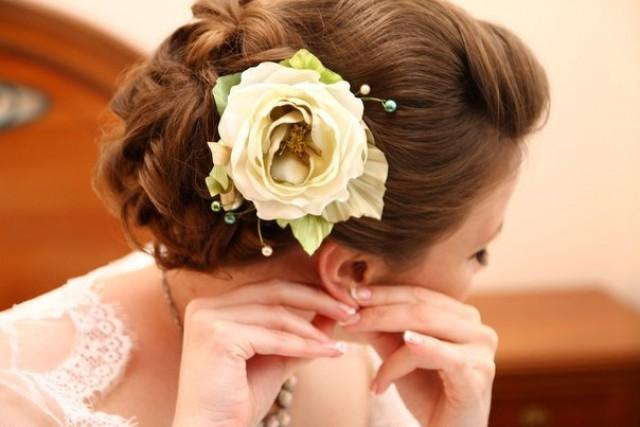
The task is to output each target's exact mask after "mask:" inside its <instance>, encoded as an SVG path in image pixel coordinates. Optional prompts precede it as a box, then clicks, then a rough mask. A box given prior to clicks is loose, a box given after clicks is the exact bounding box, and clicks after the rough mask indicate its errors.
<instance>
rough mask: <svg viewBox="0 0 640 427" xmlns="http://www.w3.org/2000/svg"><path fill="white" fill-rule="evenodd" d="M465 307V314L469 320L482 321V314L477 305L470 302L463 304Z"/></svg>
mask: <svg viewBox="0 0 640 427" xmlns="http://www.w3.org/2000/svg"><path fill="white" fill-rule="evenodd" d="M465 307H466V308H465V311H466V315H467V316H468V318H469V320H471V321H474V322H476V323H482V314H481V313H480V310H478V308H477V307H475V306H473V305H470V304H465Z"/></svg>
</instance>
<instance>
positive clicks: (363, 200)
mask: <svg viewBox="0 0 640 427" xmlns="http://www.w3.org/2000/svg"><path fill="white" fill-rule="evenodd" d="M388 170H389V166H388V164H387V161H386V159H385V156H384V153H383V152H382V151H381V150H380V149H378V148H377V147H376V146H375V145H369V147H368V153H367V162H366V163H365V165H364V173H363V174H362V175H361V176H360V177H358V178H356V179H353V180H351V181H349V185H348V191H349V198H348V199H347V200H346V201H344V202H342V201H335V202H333V203H331V204H330V205H329V206H327V208H326V209H325V211H324V212H323V213H322V217H323V218H324V219H326V220H327V221H329V222H332V223H334V222H339V221H346V220H347V219H349V217H356V218H359V217H361V216H367V217H371V218H375V219H381V218H382V210H383V207H384V206H383V205H384V203H383V198H384V193H385V191H386V186H385V182H386V180H387V174H388Z"/></svg>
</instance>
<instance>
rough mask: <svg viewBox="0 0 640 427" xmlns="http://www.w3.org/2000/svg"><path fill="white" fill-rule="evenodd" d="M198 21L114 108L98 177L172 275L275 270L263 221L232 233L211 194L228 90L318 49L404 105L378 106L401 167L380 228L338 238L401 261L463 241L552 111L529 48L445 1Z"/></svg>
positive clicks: (216, 15)
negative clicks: (256, 265) (221, 94)
mask: <svg viewBox="0 0 640 427" xmlns="http://www.w3.org/2000/svg"><path fill="white" fill-rule="evenodd" d="M192 11H193V15H194V17H195V18H196V19H195V20H194V21H193V22H190V23H188V24H186V25H183V26H182V27H180V28H178V29H177V30H176V31H175V32H174V33H173V34H171V35H170V36H169V37H168V38H167V39H166V40H164V42H163V43H162V44H161V45H160V46H159V47H158V48H157V50H156V51H155V52H154V53H153V55H152V57H151V58H150V59H148V60H145V61H143V62H141V63H139V64H137V65H136V66H134V67H133V68H131V69H130V70H129V71H128V72H127V73H126V75H125V76H124V79H123V81H122V82H121V85H120V87H119V90H118V91H117V93H116V94H115V96H114V97H113V99H112V102H111V109H112V110H113V112H115V114H116V115H117V116H119V117H120V118H121V119H122V120H121V123H120V126H118V127H116V128H115V129H113V131H112V132H111V133H109V134H108V135H106V136H105V137H104V141H103V144H102V151H101V154H100V157H99V162H98V166H97V169H96V174H95V177H94V188H95V189H96V191H97V192H98V193H99V195H100V196H101V197H102V198H103V200H104V201H105V203H106V204H107V206H108V207H109V208H110V209H111V210H112V212H114V213H115V214H116V215H119V216H120V218H121V220H122V222H123V225H124V228H125V232H126V235H127V236H128V238H129V241H130V242H131V244H133V245H134V246H135V247H137V248H140V249H142V248H143V245H141V244H140V242H139V241H138V240H137V239H136V236H135V233H134V232H135V229H136V228H138V227H147V228H148V230H149V231H151V233H152V235H153V238H154V251H153V252H154V256H155V257H156V260H157V262H158V264H159V265H161V266H163V267H164V268H179V267H182V268H189V269H194V270H201V271H210V270H212V269H214V268H216V267H218V266H222V265H231V264H236V263H241V262H249V261H250V260H251V259H253V258H254V257H261V255H260V242H259V238H258V235H257V230H256V221H257V218H256V216H255V215H243V216H242V217H240V219H239V220H238V222H237V223H236V224H234V225H229V224H226V223H225V222H224V221H223V219H222V214H221V213H215V212H212V210H211V207H210V205H211V197H210V196H209V192H208V190H207V188H206V186H205V179H204V178H205V177H206V176H207V175H208V173H209V171H210V170H211V167H212V159H211V153H210V152H209V150H208V147H207V144H206V142H207V141H217V140H218V139H219V136H218V134H217V123H218V120H219V117H218V114H217V111H216V108H215V106H214V104H213V102H212V98H211V92H210V91H211V88H212V87H213V85H214V84H215V82H216V78H217V77H218V76H221V75H226V74H230V73H235V72H238V71H243V70H245V69H246V68H248V67H251V66H255V65H257V64H258V63H260V62H263V61H280V60H282V59H284V58H287V57H290V56H291V55H293V54H294V53H295V52H296V51H297V50H298V49H300V48H307V49H308V50H310V51H311V52H312V53H314V54H315V55H316V56H318V57H319V58H320V60H321V61H322V62H323V64H324V65H325V66H326V67H328V68H329V69H332V70H334V71H336V72H337V73H339V74H340V75H342V77H343V78H344V79H345V80H346V81H348V82H349V83H350V84H351V87H352V89H353V88H358V87H360V85H362V84H363V83H367V84H369V85H370V86H371V88H372V96H376V97H379V98H393V99H395V100H396V101H397V102H398V105H399V108H398V110H397V111H396V112H395V113H393V114H389V113H387V112H385V111H384V109H383V108H382V107H381V106H380V105H379V104H377V103H374V102H366V103H365V117H364V120H365V122H366V123H367V125H368V126H369V128H370V129H371V131H372V132H373V134H374V137H375V141H376V145H377V146H378V147H379V148H380V149H381V150H382V151H383V152H384V153H385V155H386V158H387V161H388V163H389V177H388V180H387V191H386V193H385V197H384V212H383V217H382V221H378V220H375V219H371V218H366V217H364V218H351V219H349V220H348V221H345V222H340V223H337V224H335V226H334V228H333V231H332V233H331V236H332V237H333V238H334V239H336V240H337V241H339V242H341V243H343V244H345V245H347V246H349V247H352V248H355V249H359V250H362V251H365V252H368V253H373V254H376V255H380V256H382V257H384V259H385V260H387V261H389V262H396V263H403V262H407V261H410V260H411V259H412V258H415V254H416V253H417V251H419V250H421V249H422V248H425V247H428V246H430V245H431V244H433V243H434V242H436V241H437V240H438V239H442V238H443V237H444V236H446V235H447V234H448V233H450V232H452V231H454V230H455V229H456V227H458V226H459V225H460V224H461V223H462V222H463V221H464V219H465V218H466V217H467V215H468V214H469V212H470V209H471V207H472V206H473V204H474V203H475V202H476V201H477V200H478V198H479V197H481V196H482V195H483V194H486V192H487V191H489V189H491V188H493V187H494V186H495V185H496V184H497V183H499V182H500V181H501V179H503V178H504V177H505V176H506V174H507V173H509V172H511V171H513V170H514V165H519V164H520V159H521V155H522V149H523V147H524V144H523V143H522V140H523V138H524V137H525V136H526V135H527V134H529V133H530V132H532V131H533V130H534V127H535V126H536V124H537V123H538V121H539V119H540V118H541V117H542V116H543V112H544V111H545V110H547V107H548V98H549V94H548V83H547V79H546V76H545V72H544V70H543V69H542V67H541V66H540V65H539V63H538V62H537V61H536V59H535V58H534V56H533V55H532V53H531V52H530V51H529V49H528V48H527V47H526V46H525V45H524V44H523V43H522V41H521V40H520V39H518V38H517V37H516V36H515V35H513V34H512V33H511V32H509V31H508V30H506V29H504V28H502V27H500V26H498V25H495V24H492V23H488V22H484V21H481V20H477V19H474V18H472V17H471V16H469V15H468V14H467V13H465V12H464V11H462V10H461V9H459V8H457V7H455V6H453V5H451V4H449V3H445V2H443V1H438V0H279V1H277V2H272V3H270V4H268V5H266V4H264V3H260V2H259V1H257V0H254V1H239V0H217V1H216V0H200V1H198V2H197V3H195V4H194V5H193V7H192ZM515 167H517V166H515ZM245 203H250V202H245ZM262 232H263V236H264V238H265V240H266V241H267V242H268V243H270V244H271V245H272V246H273V248H274V250H275V251H276V252H277V251H278V250H279V249H282V248H286V247H290V246H291V245H293V244H298V243H297V241H295V240H294V239H293V237H292V235H291V231H290V230H289V229H288V228H287V229H285V230H282V229H280V227H278V226H277V225H276V224H275V221H267V222H263V224H262ZM159 245H162V247H164V249H163V250H160V248H161V246H159Z"/></svg>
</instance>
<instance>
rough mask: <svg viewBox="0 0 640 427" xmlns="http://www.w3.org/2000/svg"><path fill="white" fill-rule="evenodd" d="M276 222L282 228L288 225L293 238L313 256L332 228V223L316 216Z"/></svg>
mask: <svg viewBox="0 0 640 427" xmlns="http://www.w3.org/2000/svg"><path fill="white" fill-rule="evenodd" d="M276 222H277V223H278V225H279V226H280V227H282V228H285V227H286V226H287V225H289V226H290V227H291V231H292V232H293V236H294V237H295V238H296V239H297V240H298V241H299V242H300V244H301V245H302V248H303V249H304V250H305V252H306V253H308V254H309V255H313V253H314V252H315V251H316V249H318V247H320V245H321V244H322V241H323V240H324V238H325V237H327V236H328V235H329V234H330V233H331V229H332V228H333V224H332V223H330V222H329V221H327V220H326V219H324V218H323V217H321V216H316V215H305V216H303V217H302V218H297V219H294V220H283V219H278V220H276Z"/></svg>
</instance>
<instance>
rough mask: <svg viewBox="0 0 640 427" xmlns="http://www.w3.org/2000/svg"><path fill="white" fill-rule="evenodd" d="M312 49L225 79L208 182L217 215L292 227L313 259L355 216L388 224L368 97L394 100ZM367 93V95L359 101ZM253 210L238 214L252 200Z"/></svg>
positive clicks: (383, 167)
mask: <svg viewBox="0 0 640 427" xmlns="http://www.w3.org/2000/svg"><path fill="white" fill-rule="evenodd" d="M370 92H371V88H370V87H369V86H368V85H367V84H363V85H362V86H360V89H359V91H358V92H357V93H356V94H354V93H352V92H351V91H350V84H349V83H348V82H346V81H344V80H343V79H342V77H341V76H340V75H339V74H337V73H335V72H333V71H331V70H329V69H327V68H326V67H324V66H323V65H322V63H321V62H320V60H319V59H318V58H317V57H315V56H314V55H313V54H311V53H310V52H309V51H308V50H306V49H301V50H299V51H298V52H296V54H295V55H293V56H292V57H291V58H288V59H285V60H283V61H280V62H279V63H276V62H269V61H267V62H262V63H260V64H258V65H257V66H254V67H251V68H248V69H246V70H244V71H243V72H240V73H235V74H230V75H225V76H220V77H218V79H217V81H216V84H215V86H214V87H213V89H212V95H213V99H214V102H215V105H216V108H217V111H218V114H219V116H220V121H219V123H218V133H219V135H220V140H219V141H217V142H211V141H209V142H207V144H208V146H209V149H210V150H211V154H212V159H213V168H212V169H211V172H210V173H209V176H207V177H206V184H207V188H208V189H209V193H210V194H211V196H212V197H214V198H216V197H217V199H215V200H213V202H212V203H211V210H212V211H214V212H221V211H224V212H225V213H224V221H225V223H227V224H230V225H233V224H235V223H236V221H237V218H238V217H239V216H242V215H245V214H248V213H250V212H253V211H256V216H257V218H258V221H257V227H258V237H259V238H260V243H261V245H262V254H263V255H264V256H270V255H271V254H272V253H273V249H272V247H271V246H270V245H268V244H267V243H265V241H264V239H263V236H262V231H261V221H270V220H275V221H276V222H277V224H278V225H279V226H280V227H281V228H286V227H287V226H289V227H290V228H291V231H292V233H293V236H294V237H295V238H296V239H297V240H298V241H299V242H300V244H301V246H302V248H303V249H304V250H305V251H306V252H307V253H308V254H309V255H312V254H313V253H314V252H315V251H316V249H317V248H318V247H319V246H320V244H321V243H322V241H323V240H324V238H325V237H327V236H328V235H329V234H330V233H331V230H332V228H333V224H335V223H337V222H341V221H346V220H348V219H349V218H351V217H362V216H366V217H371V218H375V219H381V218H382V210H383V196H384V193H385V191H386V186H385V183H386V180H387V174H388V164H387V161H386V158H385V156H384V154H383V152H382V151H381V150H380V149H379V148H377V147H376V146H375V142H374V138H373V134H372V133H371V131H370V130H369V129H368V127H367V125H366V124H365V122H364V120H363V114H364V104H363V102H362V101H363V100H372V101H376V102H380V103H381V105H382V107H383V108H384V110H385V111H387V112H389V113H393V112H395V111H396V109H397V103H396V101H395V100H392V99H380V98H374V97H368V96H367V95H369V94H370ZM358 95H365V96H364V97H358ZM245 200H246V201H250V202H252V205H251V207H249V208H247V209H244V210H242V211H238V209H239V208H240V207H241V206H242V205H243V202H244V201H245Z"/></svg>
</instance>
